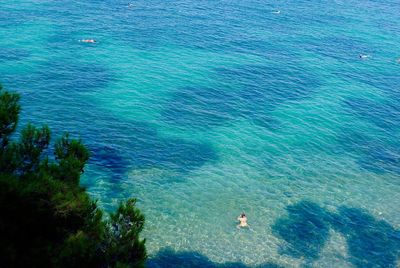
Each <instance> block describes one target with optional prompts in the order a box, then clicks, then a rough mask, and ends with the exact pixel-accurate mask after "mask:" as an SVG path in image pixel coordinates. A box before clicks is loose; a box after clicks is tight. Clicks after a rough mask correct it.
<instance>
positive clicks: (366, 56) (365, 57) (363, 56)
mask: <svg viewBox="0 0 400 268" xmlns="http://www.w3.org/2000/svg"><path fill="white" fill-rule="evenodd" d="M358 57H359V58H360V59H362V60H365V59H368V58H369V55H365V54H360V55H358Z"/></svg>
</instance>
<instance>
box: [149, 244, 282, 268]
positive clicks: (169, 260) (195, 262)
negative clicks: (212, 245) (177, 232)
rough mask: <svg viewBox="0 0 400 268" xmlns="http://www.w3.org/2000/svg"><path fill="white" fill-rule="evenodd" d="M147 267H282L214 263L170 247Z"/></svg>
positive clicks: (271, 264) (150, 261) (152, 258)
mask: <svg viewBox="0 0 400 268" xmlns="http://www.w3.org/2000/svg"><path fill="white" fill-rule="evenodd" d="M146 265H147V267H149V268H164V267H174V268H250V267H254V268H283V267H282V266H280V265H277V264H274V263H265V264H261V265H258V266H247V265H245V264H244V263H241V262H227V263H215V262H212V261H211V260H210V259H209V258H207V257H206V256H204V255H202V254H200V253H198V252H193V251H183V252H176V251H174V250H173V249H171V248H165V249H162V250H160V251H159V252H158V253H157V255H156V256H154V257H151V258H150V259H149V260H148V261H147V263H146Z"/></svg>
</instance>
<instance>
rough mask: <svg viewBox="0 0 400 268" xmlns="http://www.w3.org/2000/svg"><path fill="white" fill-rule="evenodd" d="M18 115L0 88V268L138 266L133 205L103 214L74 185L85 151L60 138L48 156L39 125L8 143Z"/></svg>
mask: <svg viewBox="0 0 400 268" xmlns="http://www.w3.org/2000/svg"><path fill="white" fill-rule="evenodd" d="M19 112H20V105H19V95H18V94H15V93H10V92H7V91H5V90H4V89H2V88H1V86H0V213H1V216H0V267H107V268H108V267H143V266H144V262H145V260H146V258H147V255H146V248H145V240H144V239H141V238H140V232H141V231H142V229H143V225H144V216H143V214H142V213H141V212H140V210H139V209H138V208H136V206H135V205H136V200H135V199H130V200H128V201H127V202H125V203H121V205H120V206H119V208H118V209H117V210H116V212H115V213H112V214H111V215H103V211H102V210H101V209H100V208H98V207H97V205H96V202H94V201H92V200H91V199H90V198H89V196H88V194H87V193H86V191H85V189H84V188H82V187H81V186H80V184H79V180H80V175H81V174H82V172H83V169H84V166H85V164H86V163H87V161H88V159H89V151H88V150H87V148H86V147H85V146H84V145H83V144H82V142H81V141H80V140H74V139H71V138H70V137H69V135H68V134H65V135H64V136H62V137H61V138H60V139H59V140H57V141H56V142H55V145H54V155H49V151H50V150H48V148H49V146H50V136H51V135H50V130H49V128H48V127H46V126H44V127H41V128H37V127H34V126H32V125H27V126H26V127H25V128H24V129H22V131H21V133H20V135H19V137H20V138H19V139H18V140H14V139H13V138H12V135H13V134H14V132H15V130H16V127H17V123H18V116H19Z"/></svg>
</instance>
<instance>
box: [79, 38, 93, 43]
mask: <svg viewBox="0 0 400 268" xmlns="http://www.w3.org/2000/svg"><path fill="white" fill-rule="evenodd" d="M79 42H83V43H96V40H94V39H82V40H79Z"/></svg>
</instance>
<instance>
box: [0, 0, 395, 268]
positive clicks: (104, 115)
mask: <svg viewBox="0 0 400 268" xmlns="http://www.w3.org/2000/svg"><path fill="white" fill-rule="evenodd" d="M133 4H134V6H133V7H132V8H128V7H127V3H125V2H123V1H90V0H87V1H72V2H68V3H64V2H63V3H61V2H54V1H12V2H10V3H3V2H2V3H0V26H2V27H0V81H1V82H2V83H4V84H5V86H6V87H7V88H9V89H16V90H18V91H19V92H20V93H21V94H22V104H23V111H22V115H21V124H24V123H26V122H28V121H30V122H33V123H36V124H43V123H46V124H48V125H49V126H50V127H51V129H52V130H53V132H54V135H55V136H56V135H58V134H60V133H62V132H63V131H70V132H72V134H74V135H75V136H78V137H81V138H82V139H83V140H84V142H85V143H86V144H87V145H88V147H89V148H90V150H91V151H92V159H91V161H90V163H89V165H88V166H87V168H86V172H85V174H84V176H83V181H82V183H83V185H84V186H86V187H87V189H88V190H89V192H90V194H91V195H92V196H93V197H94V198H96V199H98V200H99V204H100V205H101V206H103V207H104V208H105V209H107V210H112V209H114V208H115V207H116V206H117V205H118V203H119V202H120V201H121V200H124V199H126V198H128V197H137V198H138V200H139V202H138V205H139V206H140V208H141V209H142V210H143V212H144V213H145V215H146V228H145V231H144V234H143V235H144V236H145V237H146V238H147V248H148V251H149V253H150V257H151V259H150V261H149V266H150V267H171V266H175V267H219V265H220V264H221V265H222V264H223V265H224V266H226V267H247V266H248V265H260V264H263V267H270V268H272V267H275V268H276V267H358V268H361V267H395V266H396V264H397V263H398V262H399V261H398V258H399V252H400V216H399V215H400V194H399V193H400V184H399V175H400V139H399V137H400V135H399V134H400V121H399V118H400V93H399V92H400V78H399V77H400V76H399V68H400V65H399V64H397V63H396V58H399V57H400V46H399V43H400V27H399V24H398V21H399V19H400V17H399V14H400V5H399V3H397V2H395V1H390V0H385V1H379V2H378V1H372V0H369V1H355V0H354V1H353V0H351V1H284V2H270V3H265V2H262V1H250V0H246V1H208V0H204V1H190V0H180V1H167V2H166V1H140V0H139V1H136V2H134V3H133ZM277 9H278V10H281V13H280V14H274V13H273V11H274V10H277ZM85 38H94V39H96V40H97V41H98V42H97V43H96V44H84V43H80V42H78V40H80V39H85ZM359 54H369V55H370V56H371V57H370V58H368V59H366V60H360V59H359V58H358V55H359ZM242 211H245V212H246V214H247V215H248V218H249V224H250V226H251V230H237V229H236V227H235V225H236V222H235V219H236V217H237V216H238V214H239V213H240V212H242Z"/></svg>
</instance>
